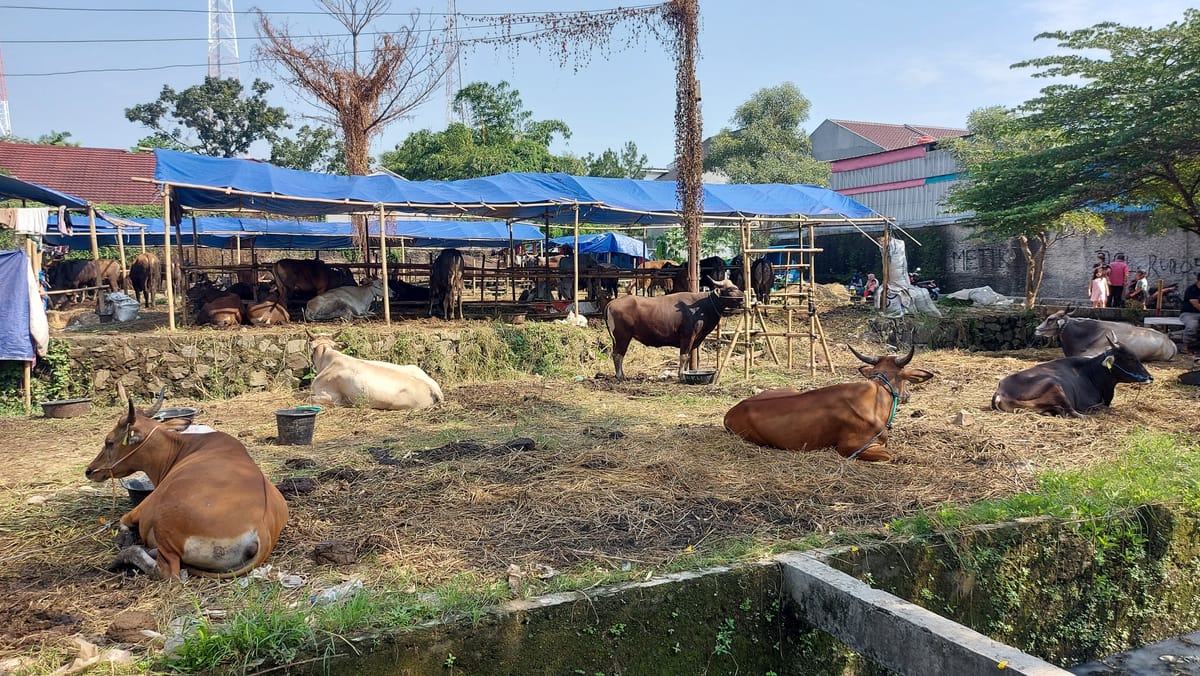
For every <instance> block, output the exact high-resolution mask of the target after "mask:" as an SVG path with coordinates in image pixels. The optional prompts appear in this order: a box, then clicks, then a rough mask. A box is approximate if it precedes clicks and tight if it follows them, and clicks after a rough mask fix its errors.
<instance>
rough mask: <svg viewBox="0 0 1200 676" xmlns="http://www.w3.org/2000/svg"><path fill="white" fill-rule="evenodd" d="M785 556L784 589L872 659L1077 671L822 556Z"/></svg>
mask: <svg viewBox="0 0 1200 676" xmlns="http://www.w3.org/2000/svg"><path fill="white" fill-rule="evenodd" d="M820 557H821V553H820V552H814V553H795V554H782V555H780V556H777V557H776V559H775V560H776V561H778V562H779V565H780V566H782V568H783V576H784V580H785V584H784V588H785V589H786V590H787V593H788V594H789V595H790V597H791V600H792V601H793V602H794V603H795V604H796V606H797V608H798V612H799V614H800V616H801V617H802V618H803V619H804V620H805V621H806V622H808V623H809V624H810V625H812V626H814V627H816V628H818V629H821V630H822V631H825V632H827V633H829V634H831V635H832V636H834V637H836V638H837V639H838V640H840V641H841V642H842V643H844V644H846V645H847V646H848V647H850V648H851V649H853V650H854V651H855V652H857V653H859V654H860V655H862V656H863V657H866V658H867V659H869V660H871V661H872V662H874V663H876V664H878V665H879V666H882V667H884V668H887V669H890V670H892V671H895V672H897V673H900V674H907V675H910V676H939V675H945V676H974V675H976V674H1000V675H1012V676H1018V675H1021V676H1025V675H1028V676H1070V675H1071V672H1069V671H1066V670H1064V669H1061V668H1059V667H1056V666H1054V665H1053V664H1050V663H1049V662H1046V661H1045V660H1042V659H1040V658H1037V657H1034V656H1033V655H1030V654H1028V653H1024V652H1021V651H1020V650H1017V649H1016V648H1013V647H1011V646H1007V645H1004V644H1003V643H1000V642H998V641H994V640H992V639H990V638H988V637H987V636H984V635H983V634H980V633H979V632H977V631H975V630H973V629H969V628H967V627H964V626H963V625H961V624H958V623H957V622H953V621H951V620H948V619H946V618H944V617H942V616H940V615H938V614H936V613H933V612H930V611H928V610H926V609H924V608H922V607H920V606H918V605H915V604H912V603H909V602H908V601H905V600H903V599H901V598H899V597H897V596H894V595H892V594H889V593H887V592H883V591H879V590H878V589H874V588H872V587H871V586H870V585H867V584H866V583H864V582H861V581H859V580H857V579H855V578H854V577H851V576H850V575H847V574H845V573H843V572H841V571H839V570H835V569H834V568H831V567H829V566H828V565H826V564H825V563H824V562H822V561H821V558H820Z"/></svg>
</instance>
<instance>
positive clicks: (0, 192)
mask: <svg viewBox="0 0 1200 676" xmlns="http://www.w3.org/2000/svg"><path fill="white" fill-rule="evenodd" d="M0 199H26V200H33V201H35V202H41V203H42V204H45V205H48V206H52V207H66V208H68V209H87V206H88V203H87V201H86V200H82V199H80V198H78V197H75V196H74V195H68V194H67V193H65V192H59V191H57V190H52V189H50V188H47V187H46V186H43V185H38V184H36V183H30V182H28V181H22V180H21V179H19V178H16V177H13V176H4V175H3V174H0Z"/></svg>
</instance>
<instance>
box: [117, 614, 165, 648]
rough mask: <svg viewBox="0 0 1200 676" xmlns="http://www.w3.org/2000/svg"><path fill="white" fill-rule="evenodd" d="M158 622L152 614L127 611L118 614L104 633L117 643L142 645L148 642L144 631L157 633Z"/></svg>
mask: <svg viewBox="0 0 1200 676" xmlns="http://www.w3.org/2000/svg"><path fill="white" fill-rule="evenodd" d="M157 628H158V622H157V621H156V620H155V619H154V616H153V615H151V614H150V613H147V612H145V611H141V610H126V611H125V612H123V613H117V615H116V617H114V618H113V619H112V623H110V624H109V625H108V630H107V631H105V632H104V635H105V636H107V637H108V638H109V639H110V640H112V641H115V642H117V643H141V642H142V641H145V640H146V638H147V637H146V635H145V634H144V633H142V632H143V630H146V629H149V630H150V631H156V630H157Z"/></svg>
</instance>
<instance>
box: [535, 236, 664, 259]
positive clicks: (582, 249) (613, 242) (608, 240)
mask: <svg viewBox="0 0 1200 676" xmlns="http://www.w3.org/2000/svg"><path fill="white" fill-rule="evenodd" d="M550 241H551V242H553V243H555V244H559V245H562V244H570V245H571V246H575V237H574V235H567V236H565V237H555V238H554V239H552V240H550ZM579 253H581V254H597V255H603V254H609V253H614V254H623V255H626V256H629V257H631V258H642V257H643V256H644V257H645V258H646V259H647V260H653V259H654V253H653V251H652V250H647V249H646V245H645V243H644V242H642V240H640V239H634V238H633V237H629V236H628V235H622V234H621V233H619V232H601V233H593V234H588V235H580V236H579Z"/></svg>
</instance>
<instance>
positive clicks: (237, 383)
mask: <svg viewBox="0 0 1200 676" xmlns="http://www.w3.org/2000/svg"><path fill="white" fill-rule="evenodd" d="M336 338H337V340H338V341H339V343H341V344H342V345H344V351H345V352H346V353H347V354H352V355H354V356H357V357H360V358H363V359H377V360H381V361H390V362H394V363H400V364H417V365H418V366H420V367H421V368H423V369H424V370H425V371H426V372H428V373H429V374H430V375H431V376H432V377H433V378H434V379H436V380H438V382H440V383H442V384H455V383H460V382H469V381H473V380H485V379H492V378H499V377H503V376H505V375H511V374H513V373H526V374H528V373H534V374H542V375H555V374H564V373H565V374H572V373H577V372H580V371H582V370H583V369H584V368H585V367H587V368H593V369H594V368H596V367H597V366H599V365H600V363H601V362H602V361H603V360H604V359H605V357H604V355H603V354H602V352H601V347H602V345H603V343H604V342H606V341H607V337H606V336H602V332H600V331H596V330H592V329H579V328H575V327H569V326H565V325H559V324H552V323H530V324H525V325H522V326H511V325H507V324H502V323H498V322H497V323H490V324H483V323H478V324H476V323H473V324H472V325H471V326H470V327H468V328H460V329H416V330H414V329H410V328H404V329H398V328H390V329H389V328H383V327H378V328H376V327H361V326H355V327H347V328H346V329H344V330H342V331H340V332H338V333H337V335H336ZM60 340H66V341H67V343H68V349H67V353H68V358H69V363H68V368H69V369H70V374H71V379H72V381H73V382H74V383H76V387H77V388H78V390H79V391H78V392H77V394H80V395H92V396H95V397H96V398H97V399H98V400H101V401H104V400H107V399H109V398H110V397H112V396H114V395H115V393H116V385H117V383H118V382H119V383H121V384H123V385H124V386H125V389H126V390H127V391H128V392H129V393H130V394H135V395H138V396H140V397H143V398H145V397H148V396H151V395H153V394H155V393H157V391H158V389H159V388H160V387H162V386H163V385H167V386H168V389H169V391H170V393H171V396H173V397H183V398H195V399H212V398H224V397H232V396H236V395H238V394H242V393H245V392H252V391H260V390H268V389H275V388H286V389H300V388H302V387H304V386H306V385H307V382H308V379H309V378H311V375H312V374H311V365H312V360H311V355H310V352H309V347H308V338H307V336H306V335H305V334H304V332H303V331H268V330H249V329H248V330H245V331H235V332H221V331H208V330H206V331H187V332H181V333H178V334H167V333H153V334H137V335H119V336H116V335H73V336H71V337H70V338H67V339H60Z"/></svg>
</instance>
